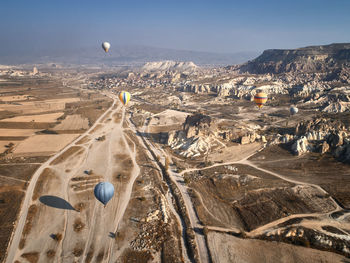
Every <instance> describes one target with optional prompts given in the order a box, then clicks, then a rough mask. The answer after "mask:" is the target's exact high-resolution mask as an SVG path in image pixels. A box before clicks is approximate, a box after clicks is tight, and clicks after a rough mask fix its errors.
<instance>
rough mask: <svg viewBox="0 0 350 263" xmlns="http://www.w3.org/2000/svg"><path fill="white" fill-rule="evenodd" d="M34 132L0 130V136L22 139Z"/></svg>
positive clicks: (28, 130)
mask: <svg viewBox="0 0 350 263" xmlns="http://www.w3.org/2000/svg"><path fill="white" fill-rule="evenodd" d="M36 131H39V130H36V129H0V136H7V137H16V136H19V137H24V136H31V135H33V134H34V133H35V132H36Z"/></svg>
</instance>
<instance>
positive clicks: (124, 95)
mask: <svg viewBox="0 0 350 263" xmlns="http://www.w3.org/2000/svg"><path fill="white" fill-rule="evenodd" d="M130 97H131V95H130V93H129V92H127V91H122V92H120V94H119V99H120V101H121V102H122V103H123V104H124V105H126V104H128V102H129V100H130Z"/></svg>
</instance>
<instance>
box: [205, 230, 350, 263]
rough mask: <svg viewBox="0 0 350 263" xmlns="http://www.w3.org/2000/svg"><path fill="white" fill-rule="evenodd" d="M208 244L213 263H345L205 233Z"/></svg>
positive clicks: (317, 254)
mask: <svg viewBox="0 0 350 263" xmlns="http://www.w3.org/2000/svg"><path fill="white" fill-rule="evenodd" d="M208 243H209V248H210V252H211V255H212V259H213V262H214V263H219V262H232V263H243V262H251V263H255V262H256V263H264V262H286V263H292V262H295V263H299V262H309V263H313V262H315V263H316V262H325V263H326V262H329V263H331V262H332V263H333V262H334V263H335V262H347V261H346V258H345V257H342V256H340V255H337V254H334V253H330V252H324V251H320V250H316V249H311V248H305V247H299V246H293V245H288V244H284V243H277V242H268V241H261V240H249V239H240V238H237V237H234V236H231V235H228V234H222V233H217V232H209V234H208Z"/></svg>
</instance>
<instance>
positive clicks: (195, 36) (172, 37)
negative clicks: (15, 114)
mask: <svg viewBox="0 0 350 263" xmlns="http://www.w3.org/2000/svg"><path fill="white" fill-rule="evenodd" d="M349 14H350V1H349V0H327V1H324V0H317V1H314V0H303V1H300V0H294V1H291V0H271V1H268V0H265V1H258V0H254V1H249V0H246V1H244V0H242V1H235V0H231V1H225V0H212V1H206V0H202V1H199V0H187V1H184V0H163V1H155V0H125V1H119V0H114V1H112V0H111V1H109V0H104V1H98V0H94V1H92V0H57V1H56V0H30V1H29V0H1V1H0V47H1V50H0V53H11V52H13V51H14V50H15V51H18V52H20V51H23V52H28V51H32V52H37V51H40V50H45V49H47V50H50V49H65V48H72V47H74V48H81V47H90V46H94V45H100V43H101V42H102V41H109V42H111V43H112V46H113V45H145V46H151V47H162V48H172V49H179V50H193V51H209V52H221V53H236V52H242V51H262V50H265V49H271V48H297V47H303V46H309V45H320V44H330V43H343V42H350V15H349Z"/></svg>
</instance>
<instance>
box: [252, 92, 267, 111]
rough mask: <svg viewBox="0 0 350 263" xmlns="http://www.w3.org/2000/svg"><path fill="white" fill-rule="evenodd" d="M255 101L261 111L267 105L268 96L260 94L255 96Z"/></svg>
mask: <svg viewBox="0 0 350 263" xmlns="http://www.w3.org/2000/svg"><path fill="white" fill-rule="evenodd" d="M254 101H255V103H256V105H258V107H259V109H260V108H261V107H262V106H263V105H264V104H265V103H266V101H267V95H266V93H264V92H259V93H257V94H255V96H254Z"/></svg>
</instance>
